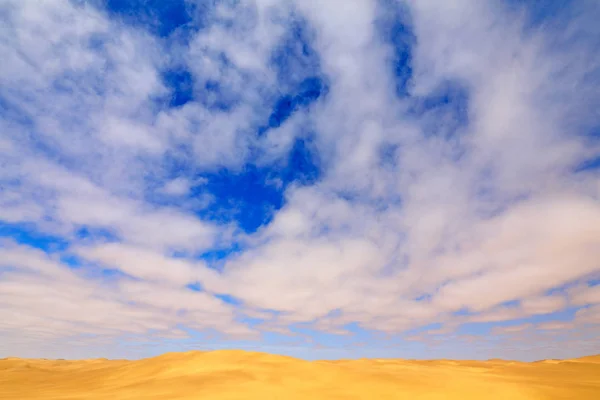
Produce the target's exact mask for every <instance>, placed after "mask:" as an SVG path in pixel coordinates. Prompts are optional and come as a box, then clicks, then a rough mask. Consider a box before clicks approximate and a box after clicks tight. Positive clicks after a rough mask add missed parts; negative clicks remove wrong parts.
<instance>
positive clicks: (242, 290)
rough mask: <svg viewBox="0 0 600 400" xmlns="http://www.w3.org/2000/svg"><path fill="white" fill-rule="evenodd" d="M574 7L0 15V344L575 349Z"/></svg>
mask: <svg viewBox="0 0 600 400" xmlns="http://www.w3.org/2000/svg"><path fill="white" fill-rule="evenodd" d="M598 19H600V2H597V1H595V0H589V1H587V0H573V1H552V0H547V1H541V0H540V1H517V0H511V1H493V0H489V1H479V0H472V1H469V0H451V1H444V0H439V1H436V0H423V1H416V0H405V1H401V0H352V1H346V0H325V1H323V0H248V1H245V0H212V1H204V0H171V1H162V0H136V1H133V0H130V1H126V0H90V1H84V0H72V1H68V0H4V1H1V2H0V55H1V59H2V62H0V357H4V356H9V355H12V356H24V357H60V358H81V357H127V358H138V357H144V356H149V355H154V354H158V353H162V352H165V351H179V350H188V349H218V348H243V349H251V350H260V351H269V352H275V353H281V354H288V355H293V356H297V357H303V358H307V359H315V358H339V357H344V358H351V357H409V358H415V357H416V358H441V357H454V358H488V357H502V358H516V359H524V360H532V359H539V358H550V357H571V356H579V355H584V354H591V353H598V352H600V339H599V338H600V114H599V111H598V110H600V90H599V88H600V25H598V22H597V21H598Z"/></svg>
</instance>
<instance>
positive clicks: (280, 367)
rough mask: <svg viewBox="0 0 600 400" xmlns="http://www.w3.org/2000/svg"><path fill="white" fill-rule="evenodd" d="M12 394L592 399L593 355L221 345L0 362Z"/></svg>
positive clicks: (598, 383)
mask: <svg viewBox="0 0 600 400" xmlns="http://www.w3.org/2000/svg"><path fill="white" fill-rule="evenodd" d="M0 398H1V399H4V400H10V399H19V400H21V399H22V400H25V399H57V400H58V399H108V398H110V399H156V400H158V399H198V398H201V399H215V400H222V399H306V398H310V399H311V400H314V399H406V398H411V399H428V400H434V399H447V400H448V399H450V400H451V399H481V398H485V399H513V400H544V399H579V400H585V399H590V400H591V399H598V398H600V356H590V357H583V358H579V359H574V360H546V361H540V362H534V363H523V362H517V361H503V360H488V361H453V360H438V361H436V360H427V361H420V360H399V359H398V360H396V359H378V360H369V359H361V360H337V361H305V360H299V359H295V358H292V357H285V356H278V355H273V354H267V353H256V352H245V351H237V350H221V351H209V352H200V351H193V352H185V353H166V354H163V355H160V356H157V357H152V358H146V359H141V360H136V361H128V360H106V359H94V360H81V361H70V360H41V359H18V358H14V357H13V358H5V359H1V360H0Z"/></svg>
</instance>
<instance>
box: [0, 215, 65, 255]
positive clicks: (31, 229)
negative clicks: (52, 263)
mask: <svg viewBox="0 0 600 400" xmlns="http://www.w3.org/2000/svg"><path fill="white" fill-rule="evenodd" d="M0 237H2V238H10V239H12V240H14V241H15V242H17V243H19V244H23V245H27V246H31V247H35V248H37V249H40V250H43V251H44V252H46V253H59V252H62V251H64V250H65V249H67V248H68V247H69V241H68V240H67V239H65V238H63V237H60V236H55V235H50V234H46V233H43V232H40V231H39V230H38V229H37V228H36V227H35V226H33V225H31V224H26V223H20V224H11V223H7V222H3V221H0Z"/></svg>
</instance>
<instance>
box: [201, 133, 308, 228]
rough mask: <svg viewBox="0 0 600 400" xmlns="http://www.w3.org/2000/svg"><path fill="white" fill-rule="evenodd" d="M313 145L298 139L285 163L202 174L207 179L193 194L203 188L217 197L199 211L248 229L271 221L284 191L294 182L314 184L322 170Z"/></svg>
mask: <svg viewBox="0 0 600 400" xmlns="http://www.w3.org/2000/svg"><path fill="white" fill-rule="evenodd" d="M313 154H314V152H313V149H311V148H310V146H309V144H307V143H306V142H305V141H304V140H303V139H298V140H296V142H295V144H294V146H293V147H292V150H291V151H290V153H289V155H288V158H287V163H285V164H284V165H277V164H276V165H267V166H260V167H259V166H256V165H253V164H250V165H247V166H246V167H245V168H244V169H243V170H242V171H241V172H239V171H232V170H228V169H222V170H220V171H217V172H213V173H205V174H202V175H201V176H202V178H205V179H206V183H204V184H202V185H200V186H198V187H195V188H192V192H191V196H198V195H202V194H203V193H204V192H206V193H209V194H210V195H211V196H213V198H214V201H213V202H212V203H211V204H210V205H209V206H208V207H207V208H205V209H203V210H200V211H199V212H198V215H199V216H200V217H201V218H203V219H207V220H213V221H218V222H221V223H227V222H235V223H237V224H238V226H239V227H240V228H241V229H242V230H243V231H244V232H246V233H252V232H255V231H256V230H258V229H259V228H260V227H261V226H263V225H265V224H268V223H269V222H270V221H271V219H272V218H273V216H274V213H275V212H276V211H277V210H279V209H280V208H281V207H282V206H283V205H284V192H285V189H286V188H287V186H288V185H290V184H291V183H294V182H295V183H298V184H311V183H313V182H315V181H316V180H317V179H318V177H319V174H320V169H319V166H318V161H317V160H315V156H314V155H313Z"/></svg>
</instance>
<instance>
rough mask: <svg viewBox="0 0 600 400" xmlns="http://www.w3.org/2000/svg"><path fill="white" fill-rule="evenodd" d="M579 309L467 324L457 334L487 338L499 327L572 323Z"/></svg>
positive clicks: (570, 308)
mask: <svg viewBox="0 0 600 400" xmlns="http://www.w3.org/2000/svg"><path fill="white" fill-rule="evenodd" d="M579 309H580V307H569V308H566V309H564V310H561V311H557V312H553V313H548V314H538V315H532V316H528V317H524V318H515V319H511V320H506V321H497V322H467V323H464V324H462V325H461V326H460V327H459V328H458V330H457V334H459V335H462V334H465V335H483V336H485V335H489V334H490V333H491V330H492V329H493V328H497V327H509V326H518V325H524V324H540V323H544V322H570V321H572V320H573V317H574V316H575V312H577V310H579Z"/></svg>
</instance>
